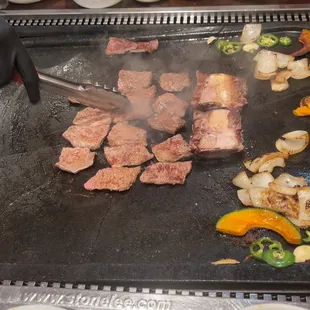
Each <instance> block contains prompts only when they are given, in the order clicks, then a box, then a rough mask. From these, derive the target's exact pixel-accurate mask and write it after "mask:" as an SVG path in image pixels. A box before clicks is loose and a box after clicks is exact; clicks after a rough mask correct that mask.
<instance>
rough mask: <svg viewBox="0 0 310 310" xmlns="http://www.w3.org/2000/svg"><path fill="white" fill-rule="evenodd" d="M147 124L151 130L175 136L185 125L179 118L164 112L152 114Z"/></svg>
mask: <svg viewBox="0 0 310 310" xmlns="http://www.w3.org/2000/svg"><path fill="white" fill-rule="evenodd" d="M147 122H148V124H149V125H150V126H151V127H152V128H153V129H156V130H159V131H166V132H168V133H171V134H175V133H176V132H177V131H178V130H179V129H181V128H182V127H184V126H185V124H186V122H185V121H184V119H182V118H181V117H179V116H177V115H174V114H170V113H166V112H161V113H159V114H154V115H153V116H152V117H151V118H149V119H148V120H147Z"/></svg>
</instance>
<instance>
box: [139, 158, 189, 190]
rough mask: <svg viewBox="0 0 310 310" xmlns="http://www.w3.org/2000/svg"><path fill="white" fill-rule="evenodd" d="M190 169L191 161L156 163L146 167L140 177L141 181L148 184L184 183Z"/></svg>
mask: <svg viewBox="0 0 310 310" xmlns="http://www.w3.org/2000/svg"><path fill="white" fill-rule="evenodd" d="M191 170H192V162H191V161H184V162H179V163H157V164H154V165H150V166H148V167H146V169H145V171H144V172H143V173H142V175H141V177H140V181H141V182H142V183H150V184H158V185H159V184H173V185H174V184H184V183H185V180H186V177H187V175H188V174H189V173H190V172H191Z"/></svg>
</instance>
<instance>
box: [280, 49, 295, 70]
mask: <svg viewBox="0 0 310 310" xmlns="http://www.w3.org/2000/svg"><path fill="white" fill-rule="evenodd" d="M276 55H277V66H278V68H280V69H284V68H286V67H287V65H288V63H289V62H292V61H294V59H295V57H294V56H291V55H286V54H282V53H276Z"/></svg>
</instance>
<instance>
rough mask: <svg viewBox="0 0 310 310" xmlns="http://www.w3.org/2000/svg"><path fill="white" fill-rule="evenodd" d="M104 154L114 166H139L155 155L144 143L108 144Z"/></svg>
mask: <svg viewBox="0 0 310 310" xmlns="http://www.w3.org/2000/svg"><path fill="white" fill-rule="evenodd" d="M104 154H105V157H106V158H107V161H108V162H109V164H110V165H111V166H112V167H123V166H139V165H141V164H143V163H145V162H146V161H148V160H150V159H152V158H153V157H154V155H153V154H151V153H149V151H148V150H147V148H146V147H145V146H144V145H142V144H124V145H121V146H113V147H108V146H107V147H105V148H104Z"/></svg>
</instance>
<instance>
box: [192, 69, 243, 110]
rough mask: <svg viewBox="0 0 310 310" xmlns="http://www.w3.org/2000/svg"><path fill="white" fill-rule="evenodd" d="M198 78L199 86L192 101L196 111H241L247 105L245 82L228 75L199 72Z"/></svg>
mask: <svg viewBox="0 0 310 310" xmlns="http://www.w3.org/2000/svg"><path fill="white" fill-rule="evenodd" d="M196 76H197V85H196V88H195V91H194V95H193V99H192V106H193V107H194V108H195V109H200V110H202V111H207V110H212V109H218V108H228V109H240V108H242V107H243V106H244V105H245V104H246V103H247V100H246V98H245V96H246V94H247V87H246V83H245V81H244V80H242V79H239V78H237V77H235V76H231V75H228V74H222V73H219V74H205V73H202V72H199V71H197V73H196Z"/></svg>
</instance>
